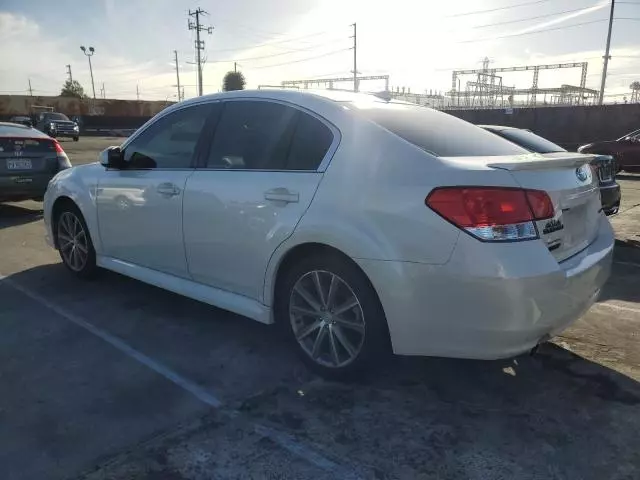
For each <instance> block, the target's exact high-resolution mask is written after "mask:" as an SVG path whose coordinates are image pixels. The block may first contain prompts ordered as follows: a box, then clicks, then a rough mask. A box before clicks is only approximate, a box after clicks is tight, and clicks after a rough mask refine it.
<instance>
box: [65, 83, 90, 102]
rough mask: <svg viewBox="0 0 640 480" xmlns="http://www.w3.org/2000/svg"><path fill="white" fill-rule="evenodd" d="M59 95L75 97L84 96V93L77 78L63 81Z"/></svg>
mask: <svg viewBox="0 0 640 480" xmlns="http://www.w3.org/2000/svg"><path fill="white" fill-rule="evenodd" d="M60 96H61V97H76V98H86V95H85V94H84V88H82V85H80V82H78V81H77V80H73V81H71V80H67V81H66V82H64V85H63V86H62V91H61V92H60Z"/></svg>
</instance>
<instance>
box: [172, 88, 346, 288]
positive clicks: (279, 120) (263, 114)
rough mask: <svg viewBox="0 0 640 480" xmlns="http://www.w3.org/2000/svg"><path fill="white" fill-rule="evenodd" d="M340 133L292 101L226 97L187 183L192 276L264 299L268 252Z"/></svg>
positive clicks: (292, 223)
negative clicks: (203, 153) (199, 164)
mask: <svg viewBox="0 0 640 480" xmlns="http://www.w3.org/2000/svg"><path fill="white" fill-rule="evenodd" d="M338 139H339V134H338V132H337V129H335V127H333V126H331V125H329V124H328V123H327V122H325V121H324V120H321V119H320V118H318V117H316V116H314V115H311V114H309V113H307V112H303V111H301V110H298V109H296V108H294V107H291V106H288V105H285V104H281V103H276V102H273V101H264V100H256V99H238V100H233V101H226V102H225V103H224V106H223V111H222V114H221V118H220V120H219V122H218V124H217V128H216V130H215V135H214V137H213V140H212V143H211V146H210V149H209V151H208V155H206V158H204V157H203V160H204V162H203V164H202V168H199V169H198V170H197V171H196V172H195V173H194V175H192V176H191V177H190V178H189V179H188V180H187V185H186V189H185V197H184V235H185V249H186V254H187V261H188V265H189V272H190V274H191V276H192V278H193V279H194V280H196V281H198V282H201V283H205V284H207V285H211V286H214V287H216V288H220V289H224V290H227V291H230V292H234V293H237V294H241V295H244V296H247V297H250V298H252V299H256V300H262V292H263V285H264V275H265V271H266V268H267V263H268V261H269V258H270V257H271V255H272V253H273V252H274V250H275V249H276V248H277V247H278V245H280V244H281V243H282V242H283V241H284V240H285V239H286V238H287V237H289V236H290V235H291V234H292V233H293V230H294V228H295V227H296V225H297V224H298V222H299V221H300V218H301V217H302V215H304V213H305V211H306V210H307V208H308V207H309V205H310V203H311V200H312V198H313V196H314V194H315V192H316V189H317V188H318V185H319V183H320V181H321V179H322V175H323V174H322V171H323V166H324V165H326V163H327V161H328V159H329V158H330V156H331V154H332V152H333V151H334V150H335V148H336V146H337V143H338Z"/></svg>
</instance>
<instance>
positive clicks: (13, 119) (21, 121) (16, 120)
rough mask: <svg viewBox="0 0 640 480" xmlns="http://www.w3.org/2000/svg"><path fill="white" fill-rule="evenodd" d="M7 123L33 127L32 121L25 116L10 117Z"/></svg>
mask: <svg viewBox="0 0 640 480" xmlns="http://www.w3.org/2000/svg"><path fill="white" fill-rule="evenodd" d="M9 121H10V122H11V123H18V124H20V125H25V126H27V127H32V126H33V120H31V117H28V116H26V115H15V116H13V117H11V118H10V119H9Z"/></svg>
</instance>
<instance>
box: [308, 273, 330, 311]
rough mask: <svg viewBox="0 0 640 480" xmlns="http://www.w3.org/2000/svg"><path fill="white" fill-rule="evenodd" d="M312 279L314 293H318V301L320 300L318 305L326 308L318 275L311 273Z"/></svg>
mask: <svg viewBox="0 0 640 480" xmlns="http://www.w3.org/2000/svg"><path fill="white" fill-rule="evenodd" d="M311 276H312V278H313V283H314V285H315V286H316V292H317V293H318V299H319V300H320V305H321V306H322V307H324V308H326V307H327V302H326V301H325V299H324V293H323V292H322V284H321V283H320V273H318V272H317V271H316V272H313V273H312V274H311Z"/></svg>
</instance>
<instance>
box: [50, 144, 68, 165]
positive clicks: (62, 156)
mask: <svg viewBox="0 0 640 480" xmlns="http://www.w3.org/2000/svg"><path fill="white" fill-rule="evenodd" d="M53 145H54V147H55V149H56V156H57V157H58V170H65V169H67V168H71V162H70V161H69V157H67V154H66V153H64V150H63V148H62V145H60V142H58V141H57V140H53Z"/></svg>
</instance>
